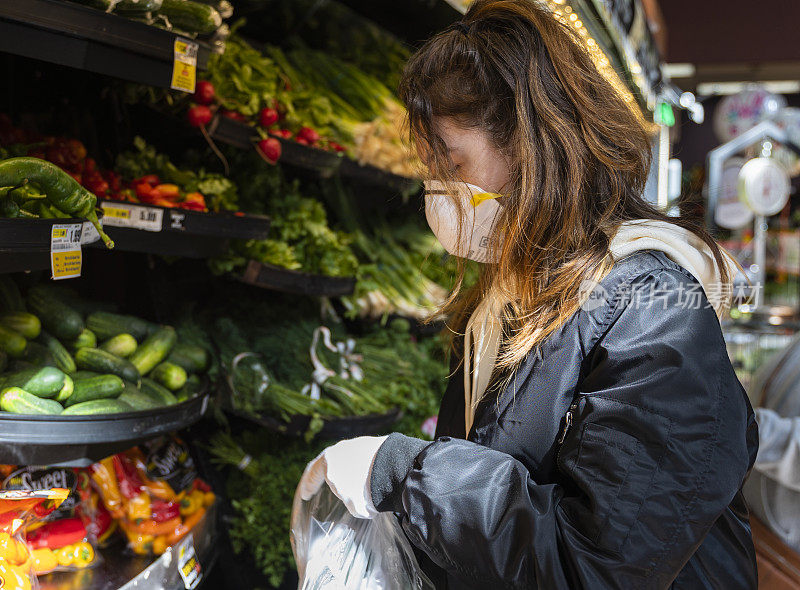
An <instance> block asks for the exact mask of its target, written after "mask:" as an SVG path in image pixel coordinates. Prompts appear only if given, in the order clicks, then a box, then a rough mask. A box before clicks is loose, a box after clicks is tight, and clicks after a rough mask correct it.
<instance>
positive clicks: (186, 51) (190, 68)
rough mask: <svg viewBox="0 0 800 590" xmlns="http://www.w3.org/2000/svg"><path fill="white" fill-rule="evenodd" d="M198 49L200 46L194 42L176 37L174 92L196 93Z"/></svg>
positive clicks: (173, 71) (173, 73)
mask: <svg viewBox="0 0 800 590" xmlns="http://www.w3.org/2000/svg"><path fill="white" fill-rule="evenodd" d="M197 48H198V45H197V43H195V42H194V41H189V40H188V39H181V38H180V37H175V60H174V61H173V63H172V84H171V88H172V89H173V90H183V91H184V92H194V83H195V74H196V73H197Z"/></svg>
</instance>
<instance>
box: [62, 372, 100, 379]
mask: <svg viewBox="0 0 800 590" xmlns="http://www.w3.org/2000/svg"><path fill="white" fill-rule="evenodd" d="M102 375H103V373H98V372H96V371H75V372H74V373H72V375H70V377H72V380H73V381H77V380H78V379H86V378H88V377H101V376H102Z"/></svg>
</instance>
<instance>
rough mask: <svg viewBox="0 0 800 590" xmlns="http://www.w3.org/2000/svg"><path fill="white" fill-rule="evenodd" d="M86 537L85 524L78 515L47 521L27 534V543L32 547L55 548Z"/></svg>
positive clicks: (77, 541) (78, 541)
mask: <svg viewBox="0 0 800 590" xmlns="http://www.w3.org/2000/svg"><path fill="white" fill-rule="evenodd" d="M85 537H86V526H85V525H84V524H83V520H81V519H80V518H78V517H73V518H62V519H61V520H55V521H53V522H48V523H47V524H45V525H42V526H40V527H39V528H37V529H35V530H33V531H31V532H30V533H29V534H28V544H29V545H31V547H33V548H34V549H44V548H48V549H57V548H59V547H64V546H65V545H72V544H74V543H80V542H81V541H83V539H84V538H85Z"/></svg>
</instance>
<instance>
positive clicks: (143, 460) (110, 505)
mask: <svg viewBox="0 0 800 590" xmlns="http://www.w3.org/2000/svg"><path fill="white" fill-rule="evenodd" d="M91 471H92V481H93V482H94V484H95V486H96V488H97V490H98V491H99V492H100V496H101V498H102V500H103V505H104V506H105V508H106V509H107V510H108V512H109V513H110V514H111V516H112V517H113V518H114V519H115V521H117V522H118V523H119V527H120V528H121V529H122V531H123V532H124V533H125V536H126V537H127V539H128V546H129V547H130V548H131V550H132V551H133V552H134V553H137V554H139V555H147V554H150V553H154V554H156V555H161V554H162V553H164V551H166V550H167V547H171V546H173V545H175V544H176V543H177V542H178V541H180V540H181V539H183V538H184V537H185V536H186V535H187V534H188V533H189V532H190V531H191V530H192V529H193V528H194V527H195V526H196V525H197V524H198V523H199V522H200V521H201V520H202V518H203V516H205V514H206V511H207V509H208V507H209V506H211V504H213V503H214V499H215V497H214V493H213V492H212V491H211V488H210V487H209V486H208V485H207V484H206V483H205V482H204V481H203V480H201V479H200V478H199V477H198V476H197V472H196V470H195V468H194V462H193V461H192V458H191V455H190V454H189V449H188V447H187V446H186V444H185V443H183V441H181V440H180V439H178V438H176V437H169V438H162V439H157V440H155V441H153V442H151V443H149V444H148V445H145V446H142V447H141V448H140V447H134V448H133V449H130V450H128V451H125V452H124V453H119V454H117V455H113V456H111V457H108V458H106V459H103V460H102V461H100V462H99V463H95V464H94V465H92V467H91Z"/></svg>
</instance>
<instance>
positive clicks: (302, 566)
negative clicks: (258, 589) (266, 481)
mask: <svg viewBox="0 0 800 590" xmlns="http://www.w3.org/2000/svg"><path fill="white" fill-rule="evenodd" d="M291 523H292V524H291V535H290V536H291V540H292V551H293V553H294V559H295V562H296V563H297V574H298V576H299V578H300V582H299V584H298V586H297V587H298V590H312V589H313V590H320V589H330V590H341V589H342V588H357V589H358V590H409V589H413V590H433V589H434V587H433V584H432V583H431V582H430V580H429V579H428V578H427V576H425V574H424V573H423V572H422V570H421V569H420V568H419V564H418V563H417V560H416V557H415V556H414V552H413V550H412V548H411V544H410V543H409V541H408V539H407V538H406V536H405V533H403V530H402V529H401V528H400V523H399V522H398V520H397V517H395V516H394V514H391V513H388V512H386V513H382V514H379V515H378V516H376V517H375V518H373V519H370V520H368V519H363V518H356V517H355V516H352V515H351V514H350V513H349V512H348V511H347V508H346V507H345V505H344V504H342V502H341V501H340V500H339V498H337V497H336V496H335V495H334V493H333V492H331V490H330V488H329V487H328V486H327V485H323V486H322V487H321V488H320V490H319V492H317V494H316V495H315V496H314V497H312V498H311V499H310V500H309V501H307V502H304V501H303V500H301V499H300V495H299V494H297V493H296V494H295V497H294V504H293V506H292V521H291Z"/></svg>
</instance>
